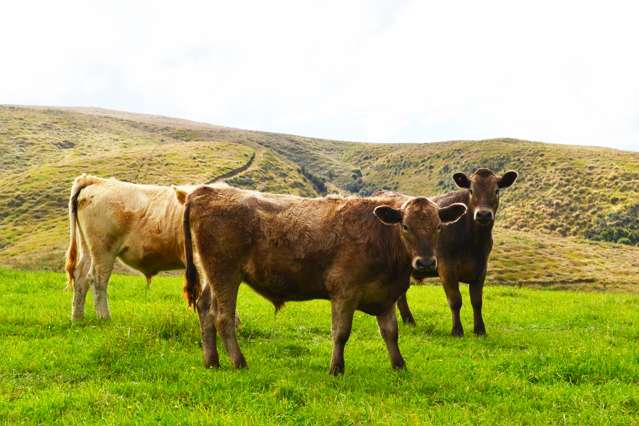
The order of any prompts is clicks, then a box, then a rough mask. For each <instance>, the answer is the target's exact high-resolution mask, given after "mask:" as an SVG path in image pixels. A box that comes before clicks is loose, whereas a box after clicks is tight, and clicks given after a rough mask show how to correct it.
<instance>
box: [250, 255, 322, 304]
mask: <svg viewBox="0 0 639 426" xmlns="http://www.w3.org/2000/svg"><path fill="white" fill-rule="evenodd" d="M242 272H243V275H244V277H243V278H244V281H246V283H247V284H249V285H250V286H251V287H252V288H253V289H254V290H255V291H257V292H258V293H260V294H261V295H262V296H264V297H266V298H267V299H268V300H270V301H271V302H273V303H274V304H276V305H278V304H282V303H284V302H287V301H299V300H313V299H329V298H330V297H329V294H328V291H327V289H326V287H325V285H324V282H323V279H322V275H323V274H322V273H321V269H318V268H317V267H316V265H315V264H314V263H313V262H310V261H306V262H304V261H294V260H291V261H289V262H281V263H280V262H276V263H274V262H269V259H268V258H266V259H264V258H263V259H261V261H260V262H253V261H249V262H247V264H246V265H245V266H244V268H243V271H242Z"/></svg>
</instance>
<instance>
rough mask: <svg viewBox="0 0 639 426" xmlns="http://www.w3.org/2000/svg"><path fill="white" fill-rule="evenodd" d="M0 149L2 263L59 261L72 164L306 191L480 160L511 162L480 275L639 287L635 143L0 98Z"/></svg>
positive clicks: (446, 172) (436, 188)
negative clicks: (242, 125)
mask: <svg viewBox="0 0 639 426" xmlns="http://www.w3.org/2000/svg"><path fill="white" fill-rule="evenodd" d="M0 150H1V151H2V153H3V155H2V157H1V159H0V264H5V265H11V266H13V267H19V268H36V269H42V268H45V269H54V270H60V269H61V268H62V264H63V253H64V250H65V248H66V244H67V213H66V205H67V197H68V192H69V188H70V185H71V182H72V180H73V178H74V177H75V176H77V175H78V174H80V173H83V172H86V173H93V174H97V175H100V176H115V177H117V178H119V179H123V180H129V181H134V182H142V183H159V184H169V183H173V184H179V183H200V182H210V181H211V180H213V179H215V178H217V177H220V176H227V177H228V182H229V183H231V184H233V185H236V186H241V187H245V188H255V189H259V190H263V191H272V192H286V193H294V194H300V195H306V196H312V195H320V194H324V193H327V192H328V193H330V192H336V191H338V192H342V193H345V194H348V193H359V194H367V193H369V192H371V191H372V190H374V189H377V188H386V189H394V190H399V191H403V192H407V193H411V194H420V195H433V194H437V193H441V192H444V191H448V190H451V189H453V182H452V180H451V178H450V176H451V175H452V173H453V172H454V171H457V170H461V171H465V172H467V173H470V172H472V170H473V169H474V168H476V167H479V166H485V167H491V168H493V169H494V170H496V171H498V172H503V171H505V170H507V169H516V170H518V171H519V172H520V178H519V180H518V182H517V183H516V184H515V185H514V187H513V188H512V189H509V190H508V191H505V192H504V195H503V197H502V207H501V209H500V211H499V213H498V220H497V229H496V248H495V250H494V252H493V255H492V256H491V265H490V275H489V280H490V281H491V282H495V283H503V284H510V285H523V286H547V285H570V286H571V288H574V287H580V288H581V287H588V288H604V287H606V288H611V287H624V288H634V287H635V285H636V284H639V248H636V247H632V245H633V244H635V245H636V244H637V242H638V238H639V228H638V226H639V217H638V215H639V211H638V210H639V207H638V205H639V204H638V203H639V192H638V191H639V190H638V188H639V154H637V153H630V152H622V151H615V150H610V149H603V148H587V147H577V146H562V145H550V144H542V143H535V142H526V141H516V140H504V139H500V140H487V141H475V142H473V141H468V142H445V143H434V144H402V145H397V144H392V145H391V144H358V143H350V142H337V141H327V140H319V139H312V138H305V137H299V136H291V135H282V134H275V133H266V132H254V131H245V130H239V129H231V128H225V127H219V126H211V125H208V124H203V123H194V122H190V121H186V120H178V119H172V118H165V117H156V116H147V115H140V114H128V113H122V112H115V111H107V110H97V109H86V108H85V109H60V108H58V109H46V108H38V109H34V108H16V107H0ZM566 237H568V238H566ZM585 238H588V239H590V240H606V241H609V242H610V241H611V242H619V243H625V244H616V243H615V244H611V243H594V242H591V241H588V240H585Z"/></svg>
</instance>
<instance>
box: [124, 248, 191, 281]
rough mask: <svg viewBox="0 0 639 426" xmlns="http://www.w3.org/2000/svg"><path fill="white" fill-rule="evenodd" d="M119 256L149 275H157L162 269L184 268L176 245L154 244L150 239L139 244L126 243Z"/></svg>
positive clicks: (129, 264)
mask: <svg viewBox="0 0 639 426" xmlns="http://www.w3.org/2000/svg"><path fill="white" fill-rule="evenodd" d="M149 243H151V244H149ZM118 257H119V258H120V260H122V262H124V263H125V264H127V265H128V266H130V267H132V268H133V269H136V270H138V271H140V272H142V273H143V274H145V275H147V276H152V275H155V274H157V273H158V272H160V271H170V270H173V269H182V268H184V264H183V263H182V259H181V258H180V257H179V256H178V255H177V253H176V248H175V247H169V246H167V245H164V244H153V242H152V241H149V240H146V241H140V242H137V244H124V245H123V247H122V250H121V252H120V254H119V255H118Z"/></svg>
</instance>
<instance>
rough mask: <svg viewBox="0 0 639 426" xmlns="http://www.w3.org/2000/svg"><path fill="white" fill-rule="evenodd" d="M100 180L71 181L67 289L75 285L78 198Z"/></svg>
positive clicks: (85, 177)
mask: <svg viewBox="0 0 639 426" xmlns="http://www.w3.org/2000/svg"><path fill="white" fill-rule="evenodd" d="M99 180H101V179H100V178H96V177H93V176H87V175H86V174H83V175H81V176H78V177H77V178H75V180H74V181H73V186H72V187H71V196H70V197H69V248H68V249H67V255H66V265H65V269H66V271H67V287H66V288H67V289H71V288H73V285H74V283H75V266H76V260H77V258H78V236H77V233H78V231H79V229H78V196H79V195H80V191H82V190H83V189H84V188H86V187H87V186H89V185H92V184H94V183H97V182H98V181H99Z"/></svg>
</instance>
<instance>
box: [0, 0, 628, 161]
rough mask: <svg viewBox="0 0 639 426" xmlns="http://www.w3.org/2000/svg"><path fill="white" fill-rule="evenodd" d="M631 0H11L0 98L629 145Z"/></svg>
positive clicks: (4, 13)
mask: <svg viewBox="0 0 639 426" xmlns="http://www.w3.org/2000/svg"><path fill="white" fill-rule="evenodd" d="M635 5H639V2H637V1H627V2H616V1H610V0H608V1H600V2H597V3H594V2H593V3H589V2H586V1H578V2H569V1H548V2H546V1H539V0H535V1H527V2H523V1H503V2H499V1H486V0H482V1H442V0H439V1H432V2H429V1H428V2H427V1H398V0H389V1H350V0H341V1H326V0H324V1H316V2H312V1H301V0H294V1H276V0H271V1H252V2H243V1H224V2H217V1H203V2H190V1H184V0H180V1H170V2H164V1H152V2H148V3H146V4H142V2H137V1H108V2H107V1H90V2H89V1H77V2H67V1H42V2H33V1H25V0H20V1H12V2H5V3H4V4H3V5H2V6H1V7H0V47H1V49H0V58H1V60H0V103H7V104H38V105H69V106H76V105H80V106H98V107H105V108H114V109H119V110H125V111H134V112H145V113H154V114H162V115H168V116H176V117H182V118H188V119H193V120H198V121H206V122H210V123H213V124H220V125H226V126H233V127H240V128H248V129H257V130H269V131H277V132H286V133H294V134H300V135H306V136H316V137H326V138H331V139H345V140H358V141H371V142H429V141H440V140H451V139H480V138H491V137H502V136H508V137H516V138H522V139H531V140H540V141H546V142H558V143H571V144H581V145H601V146H610V147H616V148H622V149H632V150H639V6H635Z"/></svg>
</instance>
